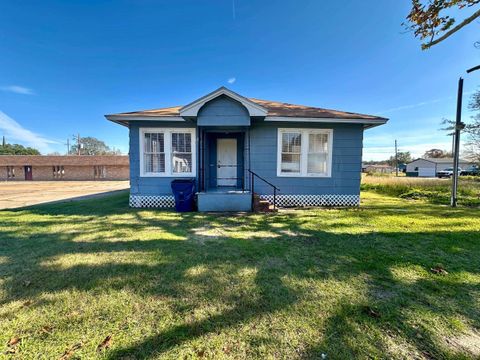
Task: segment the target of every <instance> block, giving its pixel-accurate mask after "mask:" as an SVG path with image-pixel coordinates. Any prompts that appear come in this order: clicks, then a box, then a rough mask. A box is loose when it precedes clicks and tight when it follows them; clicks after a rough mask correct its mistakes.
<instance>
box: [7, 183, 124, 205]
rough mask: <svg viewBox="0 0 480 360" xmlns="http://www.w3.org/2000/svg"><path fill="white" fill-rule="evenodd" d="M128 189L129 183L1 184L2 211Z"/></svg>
mask: <svg viewBox="0 0 480 360" xmlns="http://www.w3.org/2000/svg"><path fill="white" fill-rule="evenodd" d="M128 188H129V182H128V181H26V182H19V181H15V182H0V209H13V208H20V207H24V206H30V205H37V204H42V203H49V202H54V201H73V200H80V199H82V198H85V197H87V196H100V195H102V194H108V193H111V192H113V191H120V190H125V189H128Z"/></svg>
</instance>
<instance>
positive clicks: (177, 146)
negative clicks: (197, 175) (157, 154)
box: [172, 132, 192, 173]
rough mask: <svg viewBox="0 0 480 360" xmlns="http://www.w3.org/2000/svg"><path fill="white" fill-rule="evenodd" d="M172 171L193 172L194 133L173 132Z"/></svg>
mask: <svg viewBox="0 0 480 360" xmlns="http://www.w3.org/2000/svg"><path fill="white" fill-rule="evenodd" d="M172 172H173V173H191V172H192V134H190V133H176V132H175V133H172Z"/></svg>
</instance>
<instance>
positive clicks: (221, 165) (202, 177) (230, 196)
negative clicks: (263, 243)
mask: <svg viewBox="0 0 480 360" xmlns="http://www.w3.org/2000/svg"><path fill="white" fill-rule="evenodd" d="M198 132H199V142H198V147H199V149H198V154H199V166H198V168H199V171H198V188H199V192H198V193H197V205H198V210H199V211H251V210H252V192H251V186H250V185H251V184H250V183H251V181H250V180H249V176H247V173H248V169H249V164H250V151H249V150H250V149H249V130H248V127H228V128H226V127H199V129H198Z"/></svg>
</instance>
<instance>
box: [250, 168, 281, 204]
mask: <svg viewBox="0 0 480 360" xmlns="http://www.w3.org/2000/svg"><path fill="white" fill-rule="evenodd" d="M247 171H248V172H249V173H250V175H251V179H252V180H251V191H252V208H253V205H254V203H255V178H256V177H257V178H259V179H260V180H262V181H263V182H264V183H266V184H267V185H270V186H271V187H272V188H273V208H274V209H276V208H277V191H280V189H279V188H278V187H276V186H275V185H273V184H272V183H271V182H270V181H268V180H265V179H264V178H263V177H261V176H260V175H258V174H257V173H254V172H253V171H252V170H250V169H247Z"/></svg>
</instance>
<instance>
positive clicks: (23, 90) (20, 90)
mask: <svg viewBox="0 0 480 360" xmlns="http://www.w3.org/2000/svg"><path fill="white" fill-rule="evenodd" d="M0 90H2V91H6V92H12V93H15V94H21V95H35V92H34V91H33V90H32V89H30V88H27V87H25V86H20V85H8V86H0Z"/></svg>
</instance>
